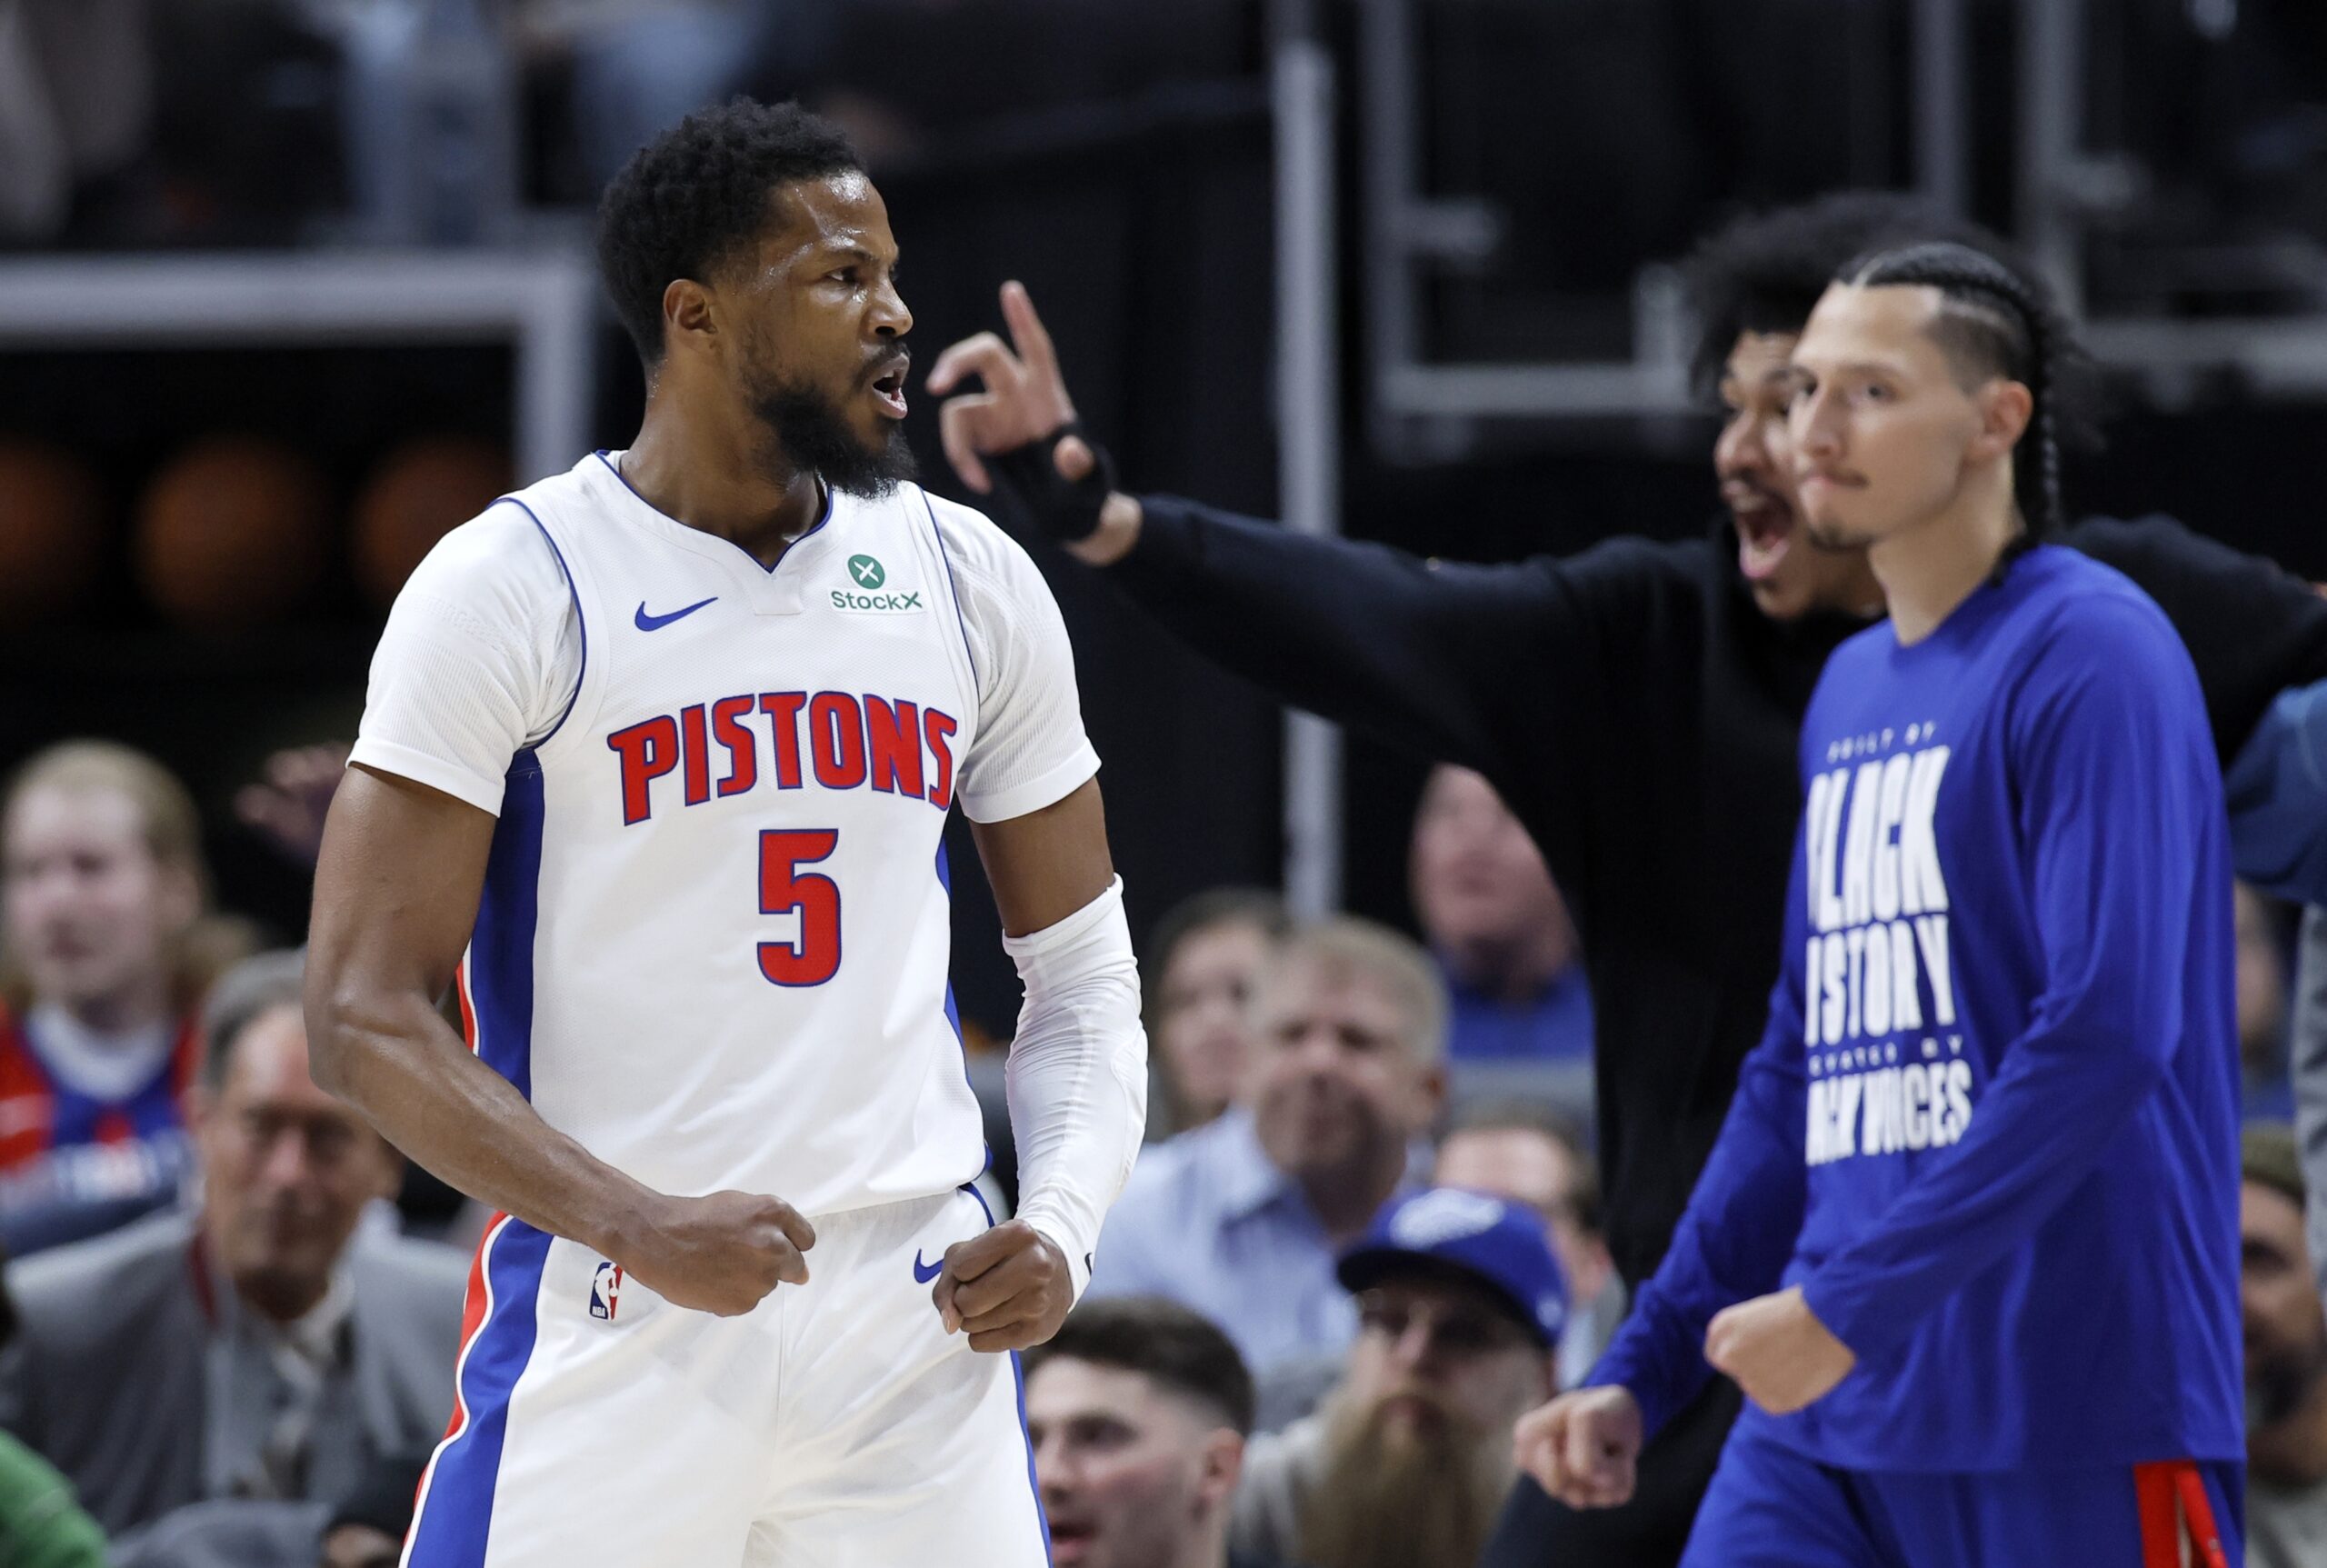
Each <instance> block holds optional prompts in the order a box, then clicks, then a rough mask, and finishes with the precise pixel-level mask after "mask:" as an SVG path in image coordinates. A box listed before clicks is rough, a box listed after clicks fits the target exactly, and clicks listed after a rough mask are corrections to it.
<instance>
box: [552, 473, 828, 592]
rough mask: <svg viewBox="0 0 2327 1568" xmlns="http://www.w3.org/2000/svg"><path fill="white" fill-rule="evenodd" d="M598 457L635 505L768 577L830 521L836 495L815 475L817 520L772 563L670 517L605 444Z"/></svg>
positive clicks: (730, 542)
mask: <svg viewBox="0 0 2327 1568" xmlns="http://www.w3.org/2000/svg"><path fill="white" fill-rule="evenodd" d="M597 459H598V461H599V462H601V463H603V464H605V465H606V472H607V473H609V474H613V475H614V477H615V478H616V479H617V480H619V481H621V483H622V487H623V488H624V490H627V491H629V492H630V493H631V494H632V495H634V496H636V497H637V500H638V504H640V505H641V506H644V507H645V508H646V510H648V511H649V512H652V513H653V514H654V515H655V516H657V517H661V518H664V519H665V520H667V521H669V522H671V523H674V524H677V525H678V526H679V527H681V528H690V529H694V532H695V533H697V534H702V535H703V536H704V538H706V539H718V540H719V542H720V543H721V544H724V545H726V546H727V547H728V548H729V549H731V550H733V551H734V552H735V554H738V555H741V556H742V557H743V558H744V560H746V561H749V562H750V563H751V564H753V565H754V566H757V567H758V568H759V569H760V570H761V571H762V572H764V573H765V574H767V575H768V576H771V577H773V576H774V575H775V568H776V566H781V565H783V564H784V562H786V561H788V560H790V559H791V558H792V544H798V543H800V541H801V540H802V539H805V538H807V537H808V536H809V535H810V534H815V533H817V532H819V531H820V530H822V529H823V527H824V524H827V523H829V522H831V521H832V520H833V504H834V496H835V495H836V494H838V493H837V492H836V491H834V489H833V487H832V484H830V482H828V481H827V480H826V479H825V478H824V475H823V474H818V475H817V476H816V483H817V484H821V485H823V486H824V510H823V511H822V512H820V513H818V514H816V520H815V521H814V523H811V524H808V529H807V532H806V533H804V534H800V535H798V537H796V538H794V540H793V541H792V544H786V545H785V546H784V554H781V555H778V556H777V557H776V558H775V565H774V566H771V565H769V564H767V563H766V562H764V561H763V560H761V559H760V558H759V557H758V556H757V555H754V554H752V553H751V552H750V551H749V550H746V549H744V547H743V546H742V545H741V544H736V543H735V541H734V540H733V539H722V538H720V536H719V535H718V534H713V533H710V532H708V531H707V530H704V529H702V528H695V527H694V524H692V523H680V522H679V520H678V519H677V518H675V517H673V516H672V515H671V514H669V513H668V512H665V511H664V510H663V509H662V508H661V507H660V506H657V505H655V504H654V503H653V502H652V501H649V500H648V499H646V497H645V496H644V495H640V494H638V486H637V485H635V484H632V483H631V482H630V476H629V475H628V474H624V472H623V471H622V466H621V464H617V463H616V462H615V461H614V459H613V458H612V457H609V456H608V455H606V449H605V448H604V447H603V446H601V447H600V448H598V451H597Z"/></svg>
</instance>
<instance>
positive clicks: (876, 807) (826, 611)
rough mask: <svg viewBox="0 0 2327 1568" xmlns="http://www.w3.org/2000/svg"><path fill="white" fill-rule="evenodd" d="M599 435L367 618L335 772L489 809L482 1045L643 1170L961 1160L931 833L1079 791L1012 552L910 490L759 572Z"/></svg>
mask: <svg viewBox="0 0 2327 1568" xmlns="http://www.w3.org/2000/svg"><path fill="white" fill-rule="evenodd" d="M618 464H619V455H618V454H594V455H592V456H590V457H588V458H585V459H584V461H583V462H582V463H581V464H577V465H576V466H575V467H574V469H573V470H572V471H571V472H569V473H566V474H560V475H558V476H556V477H554V478H552V479H548V480H544V482H542V483H540V484H535V485H533V486H531V487H530V488H528V489H525V490H523V491H520V492H518V493H517V494H514V495H512V496H509V497H507V498H505V499H504V500H503V501H502V502H499V503H496V504H495V505H494V507H492V508H490V509H489V510H488V511H487V512H486V513H485V514H484V515H483V516H481V517H479V518H478V519H476V520H475V521H474V522H472V523H470V524H465V525H464V527H462V528H461V529H458V530H455V531H454V534H451V535H449V536H448V537H447V538H446V540H445V541H444V543H443V544H440V545H439V546H438V547H437V549H436V551H435V552H434V553H433V554H431V556H430V557H429V559H428V561H427V562H426V563H424V564H423V566H422V567H421V568H420V570H419V571H418V572H417V573H415V574H414V577H413V580H412V582H411V583H410V584H407V586H406V588H405V590H404V594H402V595H401V596H400V597H399V599H398V601H397V604H396V607H395V610H394V613H393V614H392V615H391V617H390V622H389V627H388V631H387V633H386V634H385V635H384V637H383V639H382V642H381V644H380V649H379V653H378V654H377V655H376V657H375V662H374V666H373V674H372V689H371V695H370V701H369V704H368V705H367V708H366V712H365V723H364V729H363V736H362V739H361V741H360V742H359V744H357V746H356V748H355V758H354V760H355V762H357V763H359V764H364V765H366V766H369V767H372V768H375V769H377V770H379V771H382V772H385V773H391V774H399V775H402V776H405V777H409V778H413V779H415V780H416V781H417V782H419V783H421V784H427V785H430V786H432V787H434V788H437V789H441V790H445V791H447V792H448V793H451V794H456V795H459V796H461V797H462V798H464V799H466V800H468V801H470V802H471V803H472V804H476V805H478V806H480V807H482V808H484V809H486V810H489V811H493V812H494V813H495V814H497V815H498V817H499V819H500V820H499V824H498V826H497V828H496V830H495V833H494V841H493V848H492V854H491V861H490V864H489V868H488V870H487V874H486V877H485V885H484V898H483V901H482V904H481V907H480V909H479V911H478V917H477V923H476V927H475V931H474V936H473V938H472V940H471V944H470V947H469V951H468V954H467V955H466V958H465V959H464V963H463V965H462V971H461V982H462V1001H463V1007H464V1014H465V1015H466V1019H467V1022H468V1025H469V1029H470V1031H471V1039H472V1040H473V1042H474V1044H475V1047H476V1050H477V1052H478V1054H479V1055H480V1056H481V1057H482V1058H483V1059H484V1061H485V1062H487V1063H488V1064H491V1065H492V1066H494V1068H495V1069H497V1070H498V1071H500V1072H501V1073H502V1074H504V1075H505V1076H507V1077H508V1078H509V1079H510V1080H511V1081H512V1082H513V1083H514V1084H516V1085H517V1086H518V1087H519V1088H520V1089H521V1090H523V1091H524V1093H525V1094H527V1096H528V1097H529V1098H530V1099H531V1101H532V1102H533V1104H534V1107H535V1108H536V1109H537V1110H538V1111H539V1113H540V1114H541V1115H542V1117H543V1119H544V1121H546V1122H547V1123H548V1124H550V1125H552V1126H554V1127H556V1128H558V1129H559V1130H561V1131H563V1132H564V1133H566V1134H570V1135H572V1136H573V1137H574V1138H575V1139H576V1140H577V1141H578V1142H580V1143H581V1144H582V1145H583V1146H584V1148H586V1149H588V1150H589V1151H590V1152H591V1153H592V1154H594V1155H595V1156H597V1157H598V1158H600V1159H602V1160H604V1161H606V1162H607V1163H608V1164H613V1165H614V1166H616V1167H617V1168H619V1169H621V1170H623V1171H625V1172H627V1173H628V1174H631V1175H633V1176H634V1177H636V1178H637V1179H638V1180H640V1181H641V1182H644V1183H646V1184H647V1185H648V1186H651V1187H654V1188H656V1189H657V1190H660V1191H663V1192H667V1193H679V1194H700V1193H709V1192H713V1191H716V1190H719V1189H722V1188H739V1189H742V1190H744V1191H748V1192H755V1193H773V1194H774V1195H776V1196H778V1197H781V1198H784V1200H786V1201H787V1202H789V1203H793V1204H794V1206H796V1207H797V1208H799V1209H800V1210H802V1211H803V1212H804V1213H810V1214H815V1213H834V1212H837V1211H842V1210H848V1209H854V1208H861V1207H864V1206H867V1205H870V1204H875V1203H891V1202H894V1201H898V1200H902V1199H907V1198H916V1197H923V1196H926V1195H930V1194H934V1193H945V1192H948V1191H950V1190H951V1189H953V1188H954V1187H956V1186H958V1185H959V1184H960V1183H964V1182H966V1181H969V1180H971V1179H972V1178H974V1176H975V1175H976V1174H978V1172H979V1171H980V1170H981V1169H982V1167H983V1165H984V1157H985V1150H984V1139H983V1135H982V1133H981V1126H980V1118H979V1114H978V1109H977V1105H976V1103H975V1101H974V1098H973V1096H972V1094H971V1093H970V1090H969V1086H968V1084H967V1081H966V1078H965V1075H964V1067H963V1061H962V1045H961V1037H960V1031H959V1028H958V1024H957V1022H956V1020H955V1018H954V1009H953V1004H952V997H951V994H950V992H949V989H948V985H947V965H948V956H949V935H948V897H947V889H946V869H945V864H944V855H943V845H942V840H941V834H942V831H943V829H944V824H945V818H946V814H947V811H948V809H949V808H950V807H951V805H952V804H953V803H954V800H955V799H956V798H957V797H958V798H960V799H961V801H962V803H963V805H964V810H965V811H966V812H967V813H968V814H970V815H971V816H972V817H973V818H974V819H977V820H980V821H998V820H1004V819H1006V818H1008V817H1013V816H1017V815H1021V814H1024V813H1026V812H1030V811H1034V810H1037V809H1039V808H1040V807H1042V806H1044V805H1048V804H1052V803H1053V802H1054V801H1056V800H1058V799H1060V798H1062V797H1064V795H1065V794H1068V793H1069V792H1071V791H1072V790H1074V788H1075V787H1076V786H1078V785H1079V784H1082V783H1084V781H1085V780H1086V779H1088V778H1089V777H1090V776H1091V775H1092V774H1094V772H1095V771H1096V769H1097V766H1098V761H1097V758H1096V757H1095V755H1094V754H1093V753H1092V751H1091V748H1090V744H1089V743H1088V741H1087V740H1086V739H1085V738H1084V732H1083V727H1082V722H1081V717H1080V713H1079V708H1078V705H1077V701H1076V697H1075V692H1074V671H1073V664H1072V661H1071V656H1070V654H1069V653H1068V650H1067V646H1066V638H1065V632H1064V626H1063V624H1061V623H1060V621H1059V617H1058V612H1057V609H1056V606H1055V604H1054V603H1053V602H1052V600H1051V598H1050V595H1049V591H1048V589H1047V587H1046V585H1045V584H1044V583H1043V581H1042V578H1041V576H1040V574H1038V573H1036V572H1035V570H1034V566H1033V564H1032V563H1031V562H1030V561H1028V560H1027V558H1026V556H1025V554H1024V552H1023V551H1022V550H1020V549H1019V547H1018V546H1017V545H1016V544H1014V542H1013V541H1011V540H1010V539H1009V538H1008V537H1007V536H1006V535H1004V534H1002V533H1001V531H1000V530H998V529H996V528H995V527H994V525H993V524H990V523H988V522H987V521H986V520H985V519H984V517H982V516H980V515H978V514H976V513H974V512H971V511H968V510H966V509H964V508H962V507H958V506H954V505H951V504H948V503H945V502H943V501H939V500H936V499H934V498H933V497H930V496H928V495H927V494H924V492H923V491H921V490H920V489H919V488H918V487H916V486H914V485H911V484H906V485H902V486H899V487H898V488H897V489H896V490H894V491H893V492H892V493H891V494H888V495H886V496H885V497H883V498H882V499H879V500H875V501H866V500H862V499H857V498H854V497H851V496H847V495H834V497H833V498H832V500H831V501H830V503H829V504H828V505H827V508H826V511H825V514H824V517H823V518H822V520H821V521H819V522H818V524H816V525H815V526H814V528H813V529H812V530H811V531H810V532H808V533H807V534H804V535H802V536H801V538H800V539H799V540H797V541H796V542H795V543H794V544H793V545H792V546H791V547H790V548H789V549H788V550H786V551H785V553H784V556H783V558H782V559H781V560H780V561H779V562H778V563H777V564H776V565H775V566H774V568H767V567H764V566H762V565H761V564H760V563H759V562H758V561H757V560H756V559H754V557H753V556H751V555H750V554H748V553H746V552H745V551H744V550H742V549H740V548H738V547H737V546H736V545H734V544H730V543H729V542H727V541H725V540H723V539H719V538H716V537H714V536H712V535H709V534H704V533H702V532H700V531H698V530H695V529H692V528H689V527H687V526H685V525H684V524H681V523H679V522H677V521H675V520H674V519H672V518H670V517H667V516H664V515H663V514H660V513H659V512H657V511H655V510H654V508H653V507H652V506H650V505H648V504H646V503H645V501H644V500H643V499H642V498H641V497H640V496H639V495H638V494H636V493H635V492H634V490H632V489H631V488H630V486H629V484H627V483H626V482H625V481H624V479H623V478H622V476H621V474H620V471H619V467H618Z"/></svg>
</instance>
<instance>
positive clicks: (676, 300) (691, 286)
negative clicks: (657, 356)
mask: <svg viewBox="0 0 2327 1568" xmlns="http://www.w3.org/2000/svg"><path fill="white" fill-rule="evenodd" d="M716 315H717V313H716V312H714V310H713V309H712V299H711V291H710V290H709V289H707V288H705V287H704V285H701V284H699V283H697V282H695V280H694V279H693V278H691V277H679V278H673V279H672V280H671V281H670V283H669V284H668V285H665V286H664V290H663V345H664V352H665V353H667V352H668V351H670V350H671V349H674V348H677V347H678V346H680V345H681V344H682V343H683V342H684V341H686V340H688V339H693V340H694V341H695V342H697V343H699V344H700V343H703V342H705V341H706V340H708V339H710V338H712V337H715V336H716V335H718V331H719V326H718V322H717V319H716Z"/></svg>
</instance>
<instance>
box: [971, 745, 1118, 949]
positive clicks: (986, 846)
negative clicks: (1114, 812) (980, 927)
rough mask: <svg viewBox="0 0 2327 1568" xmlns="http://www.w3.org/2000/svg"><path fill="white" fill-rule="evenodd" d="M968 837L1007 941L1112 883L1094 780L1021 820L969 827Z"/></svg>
mask: <svg viewBox="0 0 2327 1568" xmlns="http://www.w3.org/2000/svg"><path fill="white" fill-rule="evenodd" d="M970 836H971V837H972V838H974V839H975V840H976V841H977V846H978V860H979V861H980V863H981V864H984V867H985V879H986V884H987V885H988V886H990V887H992V888H993V889H994V907H995V908H996V909H998V910H999V911H1001V914H1002V930H1003V934H1004V935H1005V936H1012V937H1020V936H1027V935H1031V934H1034V932H1037V931H1041V930H1043V929H1044V927H1046V926H1052V925H1056V924H1058V923H1059V922H1060V921H1062V920H1064V919H1065V918H1066V917H1067V916H1068V915H1070V914H1074V912H1075V911H1076V910H1078V909H1081V908H1083V907H1084V905H1085V904H1089V903H1090V902H1091V901H1092V900H1093V899H1094V898H1097V897H1098V896H1099V895H1100V894H1103V893H1104V892H1106V891H1107V887H1108V884H1111V883H1113V882H1114V879H1115V863H1114V856H1113V855H1112V854H1109V853H1108V850H1107V813H1106V808H1105V806H1104V804H1101V802H1100V799H1099V781H1098V780H1096V779H1093V780H1090V781H1089V782H1088V783H1086V784H1084V785H1082V787H1080V788H1079V789H1076V790H1074V791H1073V792H1071V793H1070V794H1068V795H1067V796H1066V798H1064V800H1061V801H1059V802H1057V803H1055V804H1052V805H1046V806H1044V808H1043V809H1042V810H1040V811H1032V812H1028V813H1027V814H1025V815H1024V816H1018V817H1012V818H1011V819H1010V820H1009V821H1008V822H974V823H972V824H970Z"/></svg>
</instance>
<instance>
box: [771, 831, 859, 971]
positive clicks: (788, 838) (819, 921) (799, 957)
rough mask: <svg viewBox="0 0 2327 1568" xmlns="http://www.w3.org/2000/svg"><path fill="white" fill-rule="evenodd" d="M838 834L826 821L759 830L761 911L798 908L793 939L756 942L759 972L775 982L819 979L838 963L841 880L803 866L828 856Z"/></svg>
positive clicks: (790, 911)
mask: <svg viewBox="0 0 2327 1568" xmlns="http://www.w3.org/2000/svg"><path fill="white" fill-rule="evenodd" d="M838 844H840V834H838V833H836V832H834V830H833V829H831V828H828V827H819V828H798V829H787V830H782V831H779V830H775V829H770V830H768V831H766V832H764V833H762V834H760V913H761V914H796V915H798V916H799V917H800V934H799V935H798V937H796V938H795V939H794V940H793V941H791V942H763V943H761V944H760V973H761V974H764V975H766V976H767V977H768V979H769V980H770V981H772V982H774V984H778V985H822V984H824V982H825V981H827V980H830V979H831V978H832V977H833V975H834V974H835V973H836V972H837V971H838V970H839V968H840V884H838V883H836V882H834V880H833V879H832V878H831V877H829V876H823V875H820V874H817V873H815V872H813V871H802V870H801V869H800V868H801V867H802V866H804V865H813V864H815V863H816V862H817V861H820V860H823V859H824V858H826V857H827V856H829V855H830V854H832V852H833V850H834V848H835V847H836V846H837V845H838Z"/></svg>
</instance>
